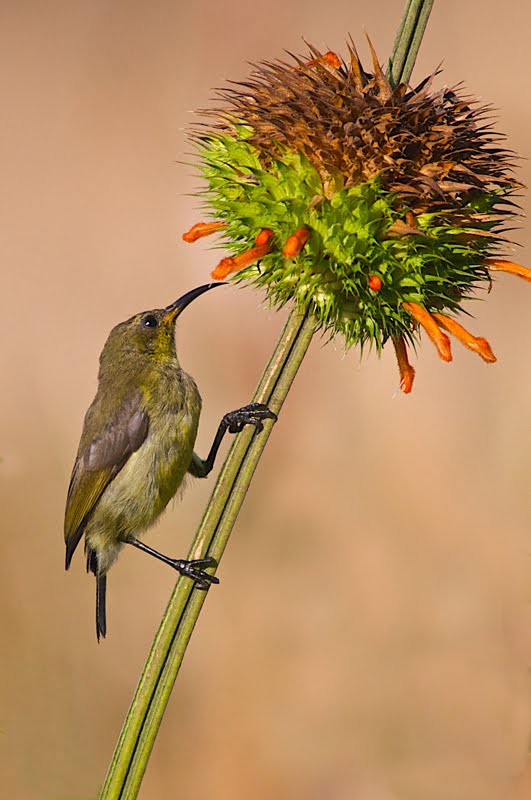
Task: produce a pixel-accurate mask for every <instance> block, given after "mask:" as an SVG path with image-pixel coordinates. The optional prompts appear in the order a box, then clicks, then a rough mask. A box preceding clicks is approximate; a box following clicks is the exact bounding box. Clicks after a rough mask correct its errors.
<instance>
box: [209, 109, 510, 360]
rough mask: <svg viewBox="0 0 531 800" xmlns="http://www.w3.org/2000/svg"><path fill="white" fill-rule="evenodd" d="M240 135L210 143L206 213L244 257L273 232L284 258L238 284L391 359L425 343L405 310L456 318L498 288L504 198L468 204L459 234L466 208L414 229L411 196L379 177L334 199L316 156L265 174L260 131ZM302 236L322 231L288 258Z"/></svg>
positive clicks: (272, 163) (296, 156) (420, 221)
mask: <svg viewBox="0 0 531 800" xmlns="http://www.w3.org/2000/svg"><path fill="white" fill-rule="evenodd" d="M235 130H236V135H234V136H229V135H227V134H222V133H212V134H210V135H209V136H208V137H203V139H202V142H201V145H200V150H201V153H200V154H201V159H202V165H201V172H202V174H203V176H204V178H205V179H206V181H207V184H208V188H207V190H206V205H207V207H208V208H209V210H210V212H211V213H213V214H214V216H215V218H216V219H220V220H223V221H224V222H225V223H226V224H227V227H226V228H225V229H224V231H223V235H224V237H225V240H226V247H227V248H228V249H229V251H230V252H231V253H232V255H235V256H236V255H239V254H240V253H242V252H244V251H246V250H248V249H250V248H251V247H253V245H254V243H255V237H256V236H257V234H258V233H259V232H260V230H261V229H263V228H268V229H270V230H272V231H273V232H274V238H273V239H272V240H271V242H270V244H271V245H272V252H270V253H268V254H267V255H266V256H264V257H263V258H262V259H261V261H260V262H259V264H258V265H252V266H250V267H247V268H246V269H244V270H242V271H240V272H239V273H238V274H237V275H236V276H235V280H237V281H247V282H251V283H253V284H254V285H256V286H259V287H261V288H264V289H265V290H266V292H267V295H268V297H269V299H270V300H271V301H272V302H273V303H274V304H275V305H277V306H281V305H283V304H284V303H286V302H288V301H289V300H295V301H296V302H297V303H299V304H300V306H302V307H307V306H309V307H310V308H311V311H312V313H313V314H314V316H315V317H316V318H317V320H318V321H319V322H320V324H321V325H322V326H323V327H324V328H325V329H326V330H328V331H329V332H330V333H331V334H335V333H341V334H343V336H344V337H345V342H346V345H347V347H350V346H352V345H354V344H359V345H362V346H363V344H365V343H371V344H374V345H375V346H376V347H377V349H378V350H379V349H380V348H381V347H382V345H383V344H384V343H385V342H386V340H387V339H389V337H398V336H405V337H406V338H407V339H409V340H410V341H412V340H413V338H414V336H415V329H414V328H413V326H412V322H411V317H410V316H409V314H408V313H407V312H406V311H405V310H404V308H403V307H402V303H403V302H404V301H411V302H415V303H418V304H420V305H422V306H424V307H425V308H426V309H427V310H429V311H445V310H449V311H451V312H456V311H459V310H460V300H461V299H462V298H463V297H464V296H466V295H468V294H470V293H471V292H472V290H473V289H474V288H475V287H476V286H477V285H478V284H480V283H487V282H488V281H489V277H488V273H487V270H486V269H485V267H484V266H482V262H483V259H484V257H485V256H486V255H487V254H488V253H489V252H491V250H492V248H493V246H495V244H496V235H495V233H494V231H493V228H495V226H496V219H495V218H494V217H493V215H492V214H491V213H490V212H491V210H492V207H493V205H494V203H495V202H496V199H497V195H496V194H495V193H492V194H490V195H486V194H485V193H483V194H482V196H481V198H480V199H479V198H478V200H477V201H476V202H475V203H474V202H470V203H469V204H468V205H465V206H462V207H461V208H460V209H459V217H460V225H459V226H456V224H455V211H456V210H455V207H454V208H452V209H451V213H450V212H449V213H448V216H451V217H452V221H451V222H448V219H447V215H445V213H444V212H443V211H438V212H437V213H427V212H426V213H421V214H419V215H418V216H416V223H415V225H416V228H417V230H416V231H415V229H413V228H410V227H408V226H407V225H405V224H404V222H403V220H404V214H405V211H406V210H407V206H405V203H404V199H403V197H402V198H401V199H400V202H397V193H395V192H389V191H386V190H385V189H384V188H383V187H382V180H381V178H380V177H379V176H378V175H376V176H375V177H374V178H372V179H371V180H369V181H366V182H364V183H360V184H358V185H356V186H351V187H350V188H344V187H343V188H341V187H338V188H336V189H335V190H332V191H330V187H327V189H326V192H327V194H328V196H327V197H325V187H323V182H322V179H321V177H320V175H319V173H318V172H317V170H316V169H315V168H314V167H313V166H312V165H311V164H310V162H309V160H308V159H307V158H306V156H305V155H303V154H302V153H300V152H293V151H291V150H288V149H287V148H282V149H281V150H280V149H277V153H278V154H277V155H276V156H275V157H270V158H269V159H268V163H267V168H264V166H263V165H262V163H261V159H260V155H259V153H258V151H257V149H256V148H255V147H254V146H253V145H252V144H250V142H249V141H248V140H249V138H250V136H251V135H252V131H251V130H250V129H249V128H248V127H247V126H245V125H238V126H236V127H235ZM479 206H481V207H479ZM302 226H307V227H308V228H309V229H310V231H311V234H310V239H309V241H308V243H307V244H306V246H305V247H304V249H303V251H302V252H301V253H300V254H299V255H298V256H296V257H295V258H284V257H283V255H282V250H283V246H284V243H285V241H286V240H287V238H288V237H289V236H290V235H291V234H293V233H294V231H296V230H297V229H298V228H300V227H302ZM370 275H375V276H378V277H379V278H380V279H381V281H382V287H381V290H380V291H377V292H376V291H373V290H372V289H371V288H370V287H369V276H370Z"/></svg>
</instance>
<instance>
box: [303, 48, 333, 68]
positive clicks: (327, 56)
mask: <svg viewBox="0 0 531 800" xmlns="http://www.w3.org/2000/svg"><path fill="white" fill-rule="evenodd" d="M316 64H328V66H329V67H334V69H339V68H340V66H341V59H340V58H339V56H338V55H337V53H334V51H333V50H328V52H327V53H323V55H322V56H320V57H319V58H312V60H311V61H307V62H306V66H307V67H314V66H315V65H316Z"/></svg>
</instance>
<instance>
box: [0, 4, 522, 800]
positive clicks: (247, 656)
mask: <svg viewBox="0 0 531 800" xmlns="http://www.w3.org/2000/svg"><path fill="white" fill-rule="evenodd" d="M402 5H403V4H402V0H392V1H391V0H373V2H370V3H369V2H361V0H350V2H345V1H344V0H336V2H333V3H328V4H323V3H318V2H315V0H292V2H290V3H286V2H280V1H279V0H273V2H270V3H268V4H265V5H264V4H256V3H249V2H243V0H229V1H228V2H222V3H212V2H205V1H204V0H195V2H193V3H187V4H184V3H177V2H170V1H169V0H167V1H166V2H164V1H163V0H158V2H157V1H155V2H151V3H141V2H123V0H116V1H115V2H110V0H107V2H102V0H92V2H80V0H73V1H72V0H69V1H68V2H67V1H66V0H64V2H59V1H57V2H47V0H42V2H24V0H21V1H20V2H17V3H10V2H8V0H4V1H3V3H2V4H1V6H0V31H1V33H0V37H1V43H0V53H1V55H0V59H1V61H2V65H1V69H0V84H1V95H2V98H3V99H2V110H3V114H2V117H3V120H2V125H1V126H0V153H1V159H2V162H3V164H2V189H1V192H0V205H1V209H0V220H1V224H0V229H1V234H0V235H1V239H0V241H1V244H0V248H1V249H0V252H1V264H2V291H1V296H0V303H1V317H0V320H1V330H2V345H1V348H0V358H1V364H0V374H1V381H2V391H1V415H0V419H1V429H0V457H1V461H0V492H1V509H2V513H1V528H2V530H1V535H0V576H1V577H0V609H1V611H0V615H1V632H2V645H1V647H0V650H1V654H0V795H1V796H2V797H5V798H10V800H89V798H94V797H95V796H96V793H97V790H98V787H99V785H100V784H101V782H102V780H103V777H104V774H105V771H106V768H107V765H108V761H109V758H110V756H111V752H112V748H113V746H114V743H115V740H116V737H117V735H118V732H119V729H120V725H121V721H122V718H123V715H124V714H125V711H126V709H127V706H128V703H129V700H130V697H131V694H132V692H133V690H134V687H135V685H136V681H137V678H138V675H139V672H140V670H141V667H142V664H143V660H144V657H145V655H146V652H147V650H148V647H149V644H150V641H151V639H152V636H153V634H154V632H155V630H156V627H157V622H158V620H159V618H160V615H161V613H162V610H163V608H164V606H165V603H166V600H167V598H168V596H169V593H170V591H171V588H172V586H173V583H174V575H173V574H172V573H171V571H170V570H167V569H165V567H164V566H163V565H161V564H159V563H156V562H154V561H152V560H151V559H149V558H147V557H144V556H143V555H142V554H140V553H138V552H136V551H133V550H131V552H126V553H124V555H123V556H122V558H121V559H120V562H119V563H118V565H117V566H116V567H115V568H114V569H113V571H112V573H111V575H110V581H109V635H108V638H107V640H106V641H105V642H104V643H103V644H100V645H99V646H98V645H97V643H96V638H95V634H94V621H93V617H94V582H93V579H92V577H90V579H89V577H87V576H86V575H85V572H84V564H83V559H82V556H81V554H79V555H77V556H76V558H75V559H74V564H73V568H72V570H71V571H70V572H69V573H68V574H65V573H64V570H63V541H62V522H63V508H64V501H65V493H66V488H67V485H68V479H69V475H70V469H71V466H72V461H73V458H74V454H75V450H76V448H77V443H78V438H79V434H80V430H81V423H82V419H83V415H84V412H85V410H86V408H87V406H88V404H89V402H90V400H91V399H92V396H93V394H94V391H95V387H96V373H97V359H98V355H99V352H100V350H101V348H102V346H103V343H104V341H105V338H106V336H107V333H108V331H109V330H110V328H111V327H112V326H113V325H114V324H115V323H117V322H119V321H121V320H123V319H125V318H127V317H128V316H129V315H131V314H132V313H134V312H136V311H139V310H141V309H145V308H151V307H154V306H160V305H165V304H167V303H169V302H171V301H172V300H173V299H175V298H176V297H177V296H178V295H179V294H181V293H182V292H184V291H186V290H188V289H189V288H191V287H193V286H194V285H196V284H199V283H202V282H204V281H206V280H208V275H209V271H210V269H211V268H212V267H213V266H214V264H215V263H216V261H217V259H218V258H219V257H220V256H219V252H216V251H214V252H213V251H212V250H210V245H211V243H210V242H208V241H207V240H205V241H204V242H200V243H198V244H196V245H195V246H193V247H191V246H190V245H185V244H184V243H182V242H181V241H180V234H181V232H182V231H183V230H186V229H187V228H188V227H189V226H190V225H191V224H192V223H193V222H195V221H197V220H198V219H201V216H202V215H201V212H200V210H199V204H198V201H196V200H194V199H193V198H192V197H190V193H191V192H193V191H194V189H196V188H197V187H198V182H197V179H196V178H195V177H194V174H193V170H192V169H191V168H190V167H189V166H186V164H184V163H182V162H184V161H186V160H187V158H188V156H187V155H186V152H187V150H189V146H188V145H187V144H186V140H185V136H184V133H183V130H184V128H185V127H186V126H187V125H188V124H189V122H190V121H191V120H192V119H193V117H192V115H191V113H190V112H191V111H192V110H193V109H194V108H197V107H202V106H205V105H206V104H207V103H208V101H209V98H210V97H211V96H212V87H215V86H219V85H221V84H223V83H224V81H225V80H226V79H227V78H235V79H238V78H243V77H244V76H245V75H246V73H247V70H248V67H247V65H246V62H247V61H252V60H258V59H261V58H272V57H277V56H282V52H283V49H284V48H285V49H287V50H291V51H295V52H301V51H302V50H303V49H304V46H303V43H302V40H301V37H302V36H304V37H305V38H306V39H307V40H309V41H311V42H312V43H314V44H315V45H317V46H318V47H321V48H324V49H328V48H331V49H334V50H336V51H338V52H344V40H345V37H346V34H347V33H348V32H350V33H351V34H352V35H353V37H354V38H355V40H356V41H358V42H359V45H360V50H361V52H362V53H363V55H364V57H367V48H366V45H365V44H364V42H363V30H364V29H366V30H367V31H369V32H370V35H371V37H372V39H373V41H374V43H375V45H376V47H377V49H378V52H379V53H380V56H381V58H382V60H383V59H384V58H385V57H386V54H387V53H388V52H389V50H390V47H391V44H392V40H393V36H394V31H395V28H396V26H397V23H398V20H399V17H400V14H401V11H402ZM435 6H436V7H435V11H434V13H433V15H432V19H431V23H430V26H429V28H428V32H427V35H426V39H425V43H424V46H423V49H422V51H421V56H420V59H419V62H418V66H417V69H416V73H415V76H416V77H417V78H419V79H420V78H421V77H423V76H424V74H425V73H427V72H429V71H431V70H433V69H434V68H435V67H437V65H439V64H440V63H441V62H444V67H445V68H444V75H442V76H441V77H440V78H439V79H438V81H439V85H441V84H442V82H443V81H444V82H446V83H448V84H450V85H452V84H455V83H457V82H458V81H461V80H463V81H465V83H466V85H467V87H468V88H469V89H470V90H471V91H473V92H475V93H476V94H477V95H479V96H480V97H481V98H483V99H484V101H485V102H491V103H492V104H493V105H494V106H495V107H496V108H498V109H499V123H498V127H499V129H501V130H502V131H505V132H506V133H507V134H508V136H509V143H510V146H511V147H512V148H514V149H515V150H516V151H518V152H519V153H521V154H522V155H524V156H527V157H529V155H530V145H529V130H530V128H531V103H530V98H531V89H530V88H529V73H530V66H531V50H530V48H529V26H530V23H531V9H530V8H529V7H528V4H527V3H524V2H513V3H506V4H504V5H503V6H500V3H498V2H494V0H489V1H488V2H486V0H481V2H480V1H479V0H471V1H470V2H467V3H462V2H461V1H460V0H446V2H442V1H441V0H438V2H436V4H435ZM188 160H189V159H188ZM519 176H520V177H521V179H522V180H523V181H524V182H526V183H527V184H531V175H530V166H529V162H527V161H523V162H522V166H521V171H520V172H519ZM518 240H519V242H520V243H521V244H523V245H524V247H525V245H526V244H527V243H528V241H529V232H528V230H526V229H525V226H524V227H523V230H522V231H521V232H520V233H519V234H518ZM513 252H516V255H515V256H514V257H516V259H517V260H520V261H522V262H523V263H527V264H530V263H531V253H530V251H529V249H524V250H518V251H511V253H513ZM472 310H473V311H474V314H475V317H476V319H475V320H474V321H473V324H472V325H471V327H472V330H473V331H474V332H476V333H478V334H481V335H484V336H486V337H488V339H489V340H490V342H491V344H492V346H493V348H494V350H495V352H496V354H497V356H498V359H499V360H498V363H497V364H496V365H494V366H487V365H485V364H484V363H483V362H482V361H480V359H478V358H477V357H476V356H475V355H473V354H471V353H469V352H468V351H465V350H464V349H463V348H461V347H459V346H458V345H455V346H454V362H453V364H452V365H450V366H448V365H445V364H443V363H442V362H441V361H439V360H438V358H437V356H436V354H435V351H434V349H433V347H432V346H431V345H430V344H429V343H425V346H424V347H423V348H422V349H421V351H419V354H418V358H416V360H415V367H416V368H417V381H416V384H415V389H414V392H413V394H412V395H411V396H410V397H403V396H401V395H400V394H399V393H397V385H398V376H397V370H396V368H395V363H394V356H393V353H392V352H391V350H386V352H385V353H384V356H383V358H382V359H381V361H378V360H377V358H376V357H375V356H370V357H364V358H363V360H362V361H361V362H360V359H359V356H358V354H357V353H355V352H351V353H350V354H349V355H348V356H346V357H345V356H344V355H343V352H342V347H341V343H340V342H338V343H337V344H336V345H331V346H326V347H323V346H322V343H321V342H319V341H318V340H316V341H315V342H314V344H313V346H312V349H311V352H310V355H309V356H308V358H307V359H306V362H305V364H304V366H303V368H302V371H301V373H300V375H299V377H298V379H297V382H296V384H295V386H294V388H293V391H292V393H291V395H290V397H289V400H288V402H287V404H286V406H285V409H284V412H283V414H282V418H281V419H280V421H279V424H278V426H277V428H276V429H275V431H274V434H273V436H272V439H271V441H270V445H269V447H268V448H267V451H266V454H265V456H264V458H263V460H262V463H261V465H260V468H259V470H258V473H257V476H256V479H255V482H254V484H253V487H252V490H251V492H250V494H249V496H248V499H247V501H246V504H245V506H244V512H243V513H242V515H241V517H240V520H239V522H238V525H237V529H236V530H235V533H234V536H233V539H232V541H231V544H230V547H229V549H228V551H227V553H226V557H225V560H224V562H223V564H222V567H221V569H220V576H221V579H222V583H221V585H220V586H219V587H217V588H215V589H214V590H213V591H212V592H211V593H210V596H209V598H208V601H207V604H206V607H205V610H204V614H203V616H202V618H201V620H200V623H199V625H198V628H197V630H196V635H195V637H194V639H193V642H192V646H191V648H190V651H189V654H188V656H187V658H186V661H185V664H184V667H183V670H182V673H181V675H180V677H179V680H178V684H177V686H176V690H175V692H174V696H173V698H172V701H171V704H170V708H169V712H168V714H167V717H166V719H165V722H164V724H163V726H162V729H161V733H160V737H159V740H158V743H157V745H156V749H155V752H154V755H153V758H152V761H151V764H150V766H149V769H148V772H147V774H146V778H145V782H144V785H143V789H142V793H141V797H142V798H143V800H155V799H156V800H162V798H174V797H175V798H177V797H183V798H189V797H194V798H196V800H206V798H212V797H215V798H219V800H225V798H253V800H273V798H274V799H275V800H277V799H284V798H290V800H291V798H295V800H299V799H300V800H302V798H304V800H346V799H349V800H350V798H355V799H356V800H476V799H477V800H490V799H491V798H492V799H493V800H494V799H496V800H498V798H509V797H511V798H516V797H519V798H522V799H523V798H524V797H529V796H530V794H531V789H529V784H528V789H527V790H526V788H525V778H522V777H519V776H520V775H521V773H522V771H523V770H524V766H525V761H526V753H527V745H528V738H529V729H530V707H529V684H528V671H527V670H528V666H529V664H530V661H531V637H530V629H531V626H530V621H531V620H530V600H531V596H530V591H529V585H530V584H529V579H530V574H529V549H530V548H529V528H530V521H531V520H530V518H531V509H530V491H529V484H530V476H531V425H530V419H531V371H530V369H529V353H530V349H531V326H530V325H529V319H530V313H531V287H530V286H528V285H526V284H524V283H523V282H519V281H518V280H517V279H515V278H511V277H510V276H500V277H499V279H497V280H496V283H495V285H494V288H493V291H492V293H491V295H490V296H489V298H488V302H486V303H477V304H473V307H472ZM284 317H285V315H284V314H275V313H273V312H271V311H269V310H267V309H265V308H263V307H261V298H260V297H259V296H257V295H255V294H253V293H249V292H246V291H239V290H237V289H235V288H226V289H223V290H220V293H219V294H218V293H216V294H215V296H214V295H208V296H206V297H204V298H202V299H201V300H200V301H198V302H197V304H195V305H194V306H193V307H192V308H191V309H190V311H188V312H187V314H186V315H185V316H183V318H182V320H181V322H180V325H179V330H178V347H179V353H180V356H181V361H182V364H183V366H184V367H185V368H186V369H187V370H188V371H190V372H191V373H192V374H193V375H194V377H195V378H196V380H197V381H198V384H199V386H200V389H201V392H202V395H203V399H204V414H203V417H202V422H201V427H200V433H199V442H198V449H199V452H201V453H206V452H207V448H208V447H209V445H210V442H211V439H212V436H213V434H214V431H215V429H216V426H217V424H218V421H219V419H220V417H221V415H222V414H223V413H224V412H225V411H227V410H229V409H230V408H235V407H237V406H239V405H242V404H244V403H246V402H247V401H248V400H249V398H250V397H251V394H252V392H253V389H254V386H255V384H256V381H257V379H258V377H259V374H260V373H261V370H262V367H263V365H264V364H265V362H266V360H267V358H268V355H269V354H270V352H271V349H272V347H273V344H274V342H275V341H276V338H277V336H278V333H279V331H280V329H281V325H282V322H283V319H284ZM213 483H214V479H213V478H212V479H210V480H208V481H205V482H204V483H199V482H196V483H195V484H193V485H191V486H190V488H189V489H188V491H187V493H186V495H185V497H184V500H183V502H182V503H180V504H176V506H175V508H173V509H171V510H170V511H169V512H168V513H167V514H166V516H165V518H164V520H163V521H162V523H161V524H160V525H159V526H158V528H157V529H156V530H155V531H153V532H152V533H151V535H150V536H149V539H148V541H149V543H150V544H152V545H153V546H154V547H157V548H159V549H160V550H162V551H163V552H166V553H168V554H173V555H175V556H182V555H184V554H185V553H186V551H187V546H188V543H189V541H190V539H191V537H192V534H193V532H194V530H195V527H196V525H197V523H198V521H199V519H200V516H201V512H202V509H203V507H204V505H205V503H206V501H207V498H208V495H209V492H210V490H211V488H212V486H213ZM527 791H529V792H530V794H528V793H527Z"/></svg>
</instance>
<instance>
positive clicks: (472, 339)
mask: <svg viewBox="0 0 531 800" xmlns="http://www.w3.org/2000/svg"><path fill="white" fill-rule="evenodd" d="M432 317H435V319H436V321H437V323H438V324H439V325H440V326H441V327H442V328H444V329H445V330H446V331H448V333H451V334H452V336H455V338H456V339H459V341H460V342H461V343H462V344H464V345H465V347H468V349H469V350H473V351H474V353H477V354H478V355H479V356H481V358H482V359H483V361H486V362H487V363H488V364H493V363H494V362H495V361H496V356H495V355H494V353H493V352H492V350H491V346H490V344H489V343H488V342H487V340H486V339H483V337H482V336H473V335H472V334H471V333H469V332H468V331H467V329H466V328H463V326H462V325H460V324H459V322H456V321H455V319H451V318H450V317H447V316H446V315H445V314H438V313H436V312H435V311H433V312H432Z"/></svg>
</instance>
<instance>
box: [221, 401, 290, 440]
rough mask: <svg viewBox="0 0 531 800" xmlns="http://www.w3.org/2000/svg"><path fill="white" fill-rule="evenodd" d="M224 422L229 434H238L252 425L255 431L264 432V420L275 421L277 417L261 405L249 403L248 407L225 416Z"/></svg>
mask: <svg viewBox="0 0 531 800" xmlns="http://www.w3.org/2000/svg"><path fill="white" fill-rule="evenodd" d="M224 419H225V422H226V423H227V425H228V428H229V432H230V433H240V432H241V431H242V430H243V429H244V427H245V426H246V425H254V427H255V428H256V430H257V431H258V432H259V433H260V431H263V430H264V420H265V419H272V420H273V421H274V422H276V421H277V419H278V417H277V415H276V414H275V413H274V412H273V411H271V410H270V409H269V408H268V407H267V406H266V405H264V404H263V403H249V405H248V406H243V408H237V409H236V411H229V413H228V414H225V417H224Z"/></svg>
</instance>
